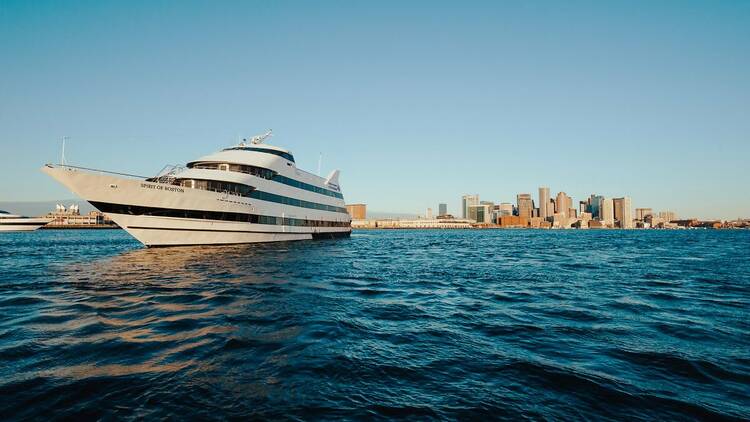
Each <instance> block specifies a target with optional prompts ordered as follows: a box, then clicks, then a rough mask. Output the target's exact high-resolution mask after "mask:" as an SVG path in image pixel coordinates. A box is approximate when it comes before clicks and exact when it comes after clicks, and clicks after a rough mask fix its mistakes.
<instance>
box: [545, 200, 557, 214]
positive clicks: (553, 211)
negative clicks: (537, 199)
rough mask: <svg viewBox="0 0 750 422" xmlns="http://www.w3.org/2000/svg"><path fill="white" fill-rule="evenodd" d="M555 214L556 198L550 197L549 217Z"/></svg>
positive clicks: (548, 204)
mask: <svg viewBox="0 0 750 422" xmlns="http://www.w3.org/2000/svg"><path fill="white" fill-rule="evenodd" d="M553 215H555V200H554V199H550V200H549V202H547V219H550V218H552V216H553Z"/></svg>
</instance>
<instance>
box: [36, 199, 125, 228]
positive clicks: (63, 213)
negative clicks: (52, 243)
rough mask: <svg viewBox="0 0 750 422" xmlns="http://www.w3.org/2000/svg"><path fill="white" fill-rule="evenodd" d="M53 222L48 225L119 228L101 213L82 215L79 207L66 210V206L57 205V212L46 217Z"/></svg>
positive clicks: (92, 212) (75, 206) (94, 212)
mask: <svg viewBox="0 0 750 422" xmlns="http://www.w3.org/2000/svg"><path fill="white" fill-rule="evenodd" d="M46 217H47V218H50V219H51V221H50V222H49V223H48V224H47V225H48V226H50V227H55V228H58V227H69V228H74V227H106V226H113V227H117V226H116V225H115V224H114V223H113V222H112V220H111V219H110V218H109V217H107V216H106V215H104V214H103V213H101V212H99V211H91V212H89V213H88V214H83V215H81V212H80V211H79V209H78V205H75V204H73V205H71V206H69V207H68V208H65V206H64V205H60V204H57V205H56V206H55V211H52V212H50V213H48V214H47V215H46Z"/></svg>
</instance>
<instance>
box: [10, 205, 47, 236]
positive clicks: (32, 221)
mask: <svg viewBox="0 0 750 422" xmlns="http://www.w3.org/2000/svg"><path fill="white" fill-rule="evenodd" d="M50 221H52V219H51V218H44V217H38V218H35V217H22V216H20V215H15V214H11V213H9V212H7V211H2V210H0V232H30V231H33V230H36V229H38V228H40V227H42V226H44V225H46V224H47V223H49V222H50Z"/></svg>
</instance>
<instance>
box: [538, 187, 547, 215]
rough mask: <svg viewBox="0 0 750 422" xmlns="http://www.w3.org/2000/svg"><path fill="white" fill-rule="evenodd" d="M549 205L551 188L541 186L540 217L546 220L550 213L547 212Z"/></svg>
mask: <svg viewBox="0 0 750 422" xmlns="http://www.w3.org/2000/svg"><path fill="white" fill-rule="evenodd" d="M548 207H549V188H548V187H540V188H539V217H542V219H543V220H546V219H547V217H549V215H548V214H547V208H548Z"/></svg>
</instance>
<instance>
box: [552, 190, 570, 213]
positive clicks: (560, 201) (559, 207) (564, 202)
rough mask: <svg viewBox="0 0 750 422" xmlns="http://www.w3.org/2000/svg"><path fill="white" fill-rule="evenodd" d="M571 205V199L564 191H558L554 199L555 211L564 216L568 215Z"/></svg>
mask: <svg viewBox="0 0 750 422" xmlns="http://www.w3.org/2000/svg"><path fill="white" fill-rule="evenodd" d="M572 207H573V199H571V198H570V197H569V196H568V194H566V193H565V192H558V193H557V198H556V199H555V213H556V214H561V215H563V216H564V217H569V216H570V208H572Z"/></svg>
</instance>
